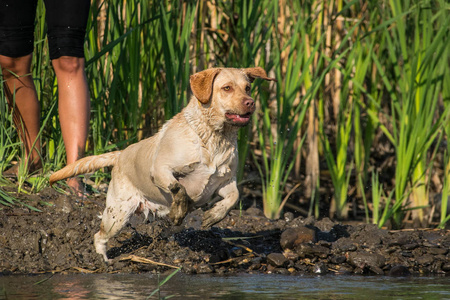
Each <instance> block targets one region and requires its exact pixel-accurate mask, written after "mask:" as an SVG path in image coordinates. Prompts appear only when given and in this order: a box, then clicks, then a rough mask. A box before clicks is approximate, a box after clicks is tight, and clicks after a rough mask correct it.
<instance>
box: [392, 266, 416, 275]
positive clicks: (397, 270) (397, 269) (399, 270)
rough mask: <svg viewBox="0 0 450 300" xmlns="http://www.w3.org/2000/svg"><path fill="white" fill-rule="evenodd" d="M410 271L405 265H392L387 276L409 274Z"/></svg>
mask: <svg viewBox="0 0 450 300" xmlns="http://www.w3.org/2000/svg"><path fill="white" fill-rule="evenodd" d="M409 275H411V272H410V271H409V269H408V268H407V267H405V266H400V265H399V266H394V267H392V268H391V269H390V270H389V276H409Z"/></svg>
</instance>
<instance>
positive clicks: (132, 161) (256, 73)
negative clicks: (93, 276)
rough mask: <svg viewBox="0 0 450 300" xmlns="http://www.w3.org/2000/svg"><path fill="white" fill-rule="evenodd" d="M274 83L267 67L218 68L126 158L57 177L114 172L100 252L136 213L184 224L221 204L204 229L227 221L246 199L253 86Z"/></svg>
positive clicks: (203, 75)
mask: <svg viewBox="0 0 450 300" xmlns="http://www.w3.org/2000/svg"><path fill="white" fill-rule="evenodd" d="M255 78H262V79H265V80H275V79H273V78H268V77H267V74H266V72H265V71H264V70H263V69H262V68H259V67H257V68H247V69H232V68H213V69H208V70H205V71H202V72H199V73H196V74H194V75H192V76H191V78H190V84H191V90H192V93H193V96H192V98H191V100H190V102H189V104H188V105H187V106H186V107H185V108H184V109H183V110H182V111H181V112H180V113H179V114H177V115H176V116H174V117H173V118H172V119H171V120H169V121H167V123H165V124H164V126H163V127H162V128H161V130H160V131H159V132H158V133H157V134H156V135H154V136H152V137H150V138H148V139H145V140H142V141H140V142H138V143H136V144H133V145H131V146H129V147H128V148H126V149H125V150H123V151H116V152H112V153H106V154H102V155H97V156H90V157H85V158H83V159H80V160H78V161H77V162H75V163H73V164H71V165H68V166H66V167H64V168H63V169H61V170H59V171H58V172H56V173H54V174H52V176H50V184H53V183H54V182H56V181H58V180H62V179H65V178H68V177H72V176H76V175H79V174H85V173H90V172H93V171H95V170H97V169H100V168H103V167H108V166H113V169H112V180H111V183H110V185H109V188H108V193H107V197H106V208H105V210H104V212H103V216H102V222H101V225H100V231H98V232H97V233H96V234H95V237H94V244H95V249H96V251H97V252H98V253H99V254H101V255H103V258H104V259H105V261H108V257H107V255H106V244H107V242H108V240H109V239H110V238H111V237H113V236H115V235H116V234H117V233H118V232H119V231H120V230H121V229H122V228H123V227H124V226H125V225H126V223H127V222H128V221H129V219H130V217H131V215H132V214H134V213H144V214H145V217H146V218H147V216H148V214H149V212H152V213H153V214H155V213H156V214H157V215H159V216H165V215H167V214H168V215H169V218H170V219H171V220H172V221H173V222H174V224H176V225H179V224H180V223H181V222H182V221H183V219H184V217H185V216H186V214H187V213H188V212H189V211H191V210H193V209H194V208H196V207H200V206H202V205H204V204H206V203H207V202H209V201H211V198H212V196H213V194H214V193H217V194H218V195H219V196H220V197H222V198H223V199H222V200H220V201H218V202H217V203H216V204H215V205H214V206H213V207H212V208H211V209H210V210H209V211H207V212H206V213H205V215H204V218H203V223H202V226H203V227H210V226H212V225H213V224H215V223H217V222H219V221H220V220H222V219H223V218H224V217H225V216H226V215H227V213H228V212H229V211H230V209H231V208H232V207H233V206H234V205H235V203H236V201H237V200H238V197H239V192H238V189H237V185H236V170H237V165H238V153H237V133H238V129H239V128H240V127H242V126H245V125H247V124H248V123H249V122H250V118H251V116H252V114H253V112H254V111H255V102H254V100H253V99H252V98H251V96H250V90H251V88H250V83H251V82H253V80H254V79H255Z"/></svg>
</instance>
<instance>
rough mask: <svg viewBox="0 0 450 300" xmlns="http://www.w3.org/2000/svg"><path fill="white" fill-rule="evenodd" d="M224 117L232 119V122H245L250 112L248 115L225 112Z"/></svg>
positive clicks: (248, 118)
mask: <svg viewBox="0 0 450 300" xmlns="http://www.w3.org/2000/svg"><path fill="white" fill-rule="evenodd" d="M226 117H227V118H228V120H230V121H233V122H234V123H247V122H248V121H249V120H250V114H248V115H237V114H230V113H227V114H226Z"/></svg>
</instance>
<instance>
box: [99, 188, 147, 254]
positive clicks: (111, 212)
mask: <svg viewBox="0 0 450 300" xmlns="http://www.w3.org/2000/svg"><path fill="white" fill-rule="evenodd" d="M113 181H114V180H113ZM113 181H111V184H110V187H109V188H110V189H109V191H108V195H107V199H106V208H105V210H104V211H103V215H102V222H101V224H100V230H99V231H98V232H97V233H96V234H95V236H94V245H95V250H96V251H97V253H98V254H101V255H102V256H103V259H104V260H105V261H106V262H108V261H109V259H108V256H107V255H106V245H107V243H108V240H109V239H110V238H112V237H114V236H115V235H116V234H117V233H119V232H120V230H121V229H122V228H123V227H124V226H125V225H126V224H127V223H128V221H129V219H130V217H131V215H132V214H133V213H134V212H135V211H136V209H137V208H138V206H139V204H140V196H139V195H138V194H136V195H131V197H130V194H128V197H127V198H126V199H124V198H123V197H121V196H122V195H121V193H120V191H117V190H115V189H114V183H113ZM127 192H128V193H129V192H130V191H129V190H128V191H127Z"/></svg>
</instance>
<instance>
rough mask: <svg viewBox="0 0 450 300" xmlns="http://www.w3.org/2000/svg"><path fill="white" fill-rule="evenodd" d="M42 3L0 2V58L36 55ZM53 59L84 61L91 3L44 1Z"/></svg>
mask: <svg viewBox="0 0 450 300" xmlns="http://www.w3.org/2000/svg"><path fill="white" fill-rule="evenodd" d="M37 1H38V0H0V55H4V56H8V57H21V56H25V55H28V54H30V53H32V52H33V48H34V27H35V17H36V6H37ZM44 3H45V9H46V21H47V28H48V30H47V36H48V44H49V51H50V59H56V58H59V57H61V56H72V57H84V37H85V34H86V24H87V18H88V14H89V8H90V0H44Z"/></svg>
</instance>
